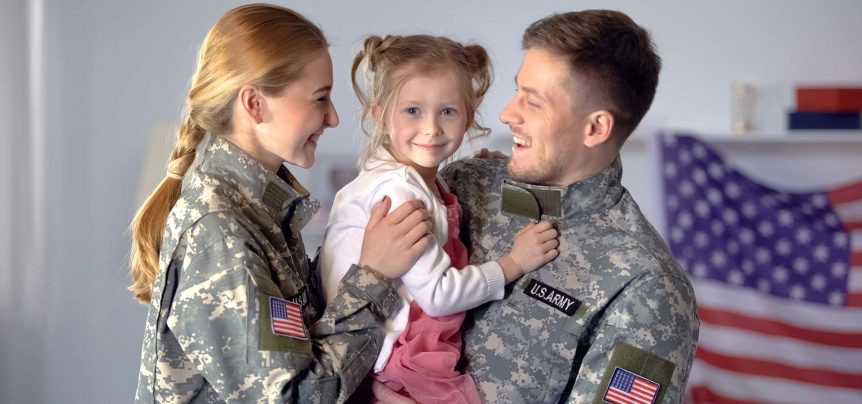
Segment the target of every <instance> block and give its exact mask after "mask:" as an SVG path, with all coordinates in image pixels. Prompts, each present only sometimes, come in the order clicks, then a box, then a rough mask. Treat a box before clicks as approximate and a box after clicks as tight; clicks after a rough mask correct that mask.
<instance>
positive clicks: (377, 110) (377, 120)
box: [371, 104, 383, 126]
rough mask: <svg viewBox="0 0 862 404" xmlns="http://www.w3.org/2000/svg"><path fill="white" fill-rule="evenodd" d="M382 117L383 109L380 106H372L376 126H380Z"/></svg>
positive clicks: (372, 116)
mask: <svg viewBox="0 0 862 404" xmlns="http://www.w3.org/2000/svg"><path fill="white" fill-rule="evenodd" d="M381 115H383V108H380V106H379V105H377V104H374V105H372V106H371V119H372V120H373V121H374V125H375V126H380V123H381V122H380V121H381V119H380V118H381Z"/></svg>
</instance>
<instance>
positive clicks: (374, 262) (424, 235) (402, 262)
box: [358, 196, 432, 279]
mask: <svg viewBox="0 0 862 404" xmlns="http://www.w3.org/2000/svg"><path fill="white" fill-rule="evenodd" d="M390 206H392V200H391V199H389V197H388V196H387V197H385V198H383V201H382V202H380V204H378V205H377V206H375V207H374V209H372V211H371V217H370V218H369V219H368V226H366V227H365V236H364V237H363V238H362V251H361V252H360V255H359V263H358V264H359V265H360V266H363V265H364V266H368V267H370V268H371V269H373V270H374V271H375V272H377V273H379V274H380V275H383V276H385V277H387V278H389V279H396V278H400V277H401V275H404V274H405V273H406V272H407V271H408V270H409V269H410V268H412V267H413V264H415V263H416V260H417V259H419V256H420V255H422V253H423V252H424V251H425V249H426V248H428V246H430V245H431V228H432V225H431V216H430V215H429V214H428V211H426V210H425V208H424V206H423V205H422V202H421V201H419V200H412V201H407V202H404V203H403V204H401V206H399V207H398V209H395V210H394V211H392V212H391V213H389V214H388V215H387V214H386V212H389V208H390Z"/></svg>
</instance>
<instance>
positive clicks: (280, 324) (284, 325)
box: [275, 322, 303, 331]
mask: <svg viewBox="0 0 862 404" xmlns="http://www.w3.org/2000/svg"><path fill="white" fill-rule="evenodd" d="M275 326H276V327H278V328H290V329H294V330H300V331H302V330H303V328H302V327H301V326H298V325H296V324H294V323H285V322H277V323H275Z"/></svg>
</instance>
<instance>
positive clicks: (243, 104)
mask: <svg viewBox="0 0 862 404" xmlns="http://www.w3.org/2000/svg"><path fill="white" fill-rule="evenodd" d="M239 102H240V110H241V111H242V112H243V114H245V115H246V116H248V117H249V118H250V119H251V120H252V121H253V122H254V123H255V124H259V123H261V122H263V108H264V107H265V106H264V103H265V102H266V100H264V98H263V94H261V92H260V90H259V89H258V88H257V87H255V86H251V85H245V86H242V88H240V89H239Z"/></svg>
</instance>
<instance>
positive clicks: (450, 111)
mask: <svg viewBox="0 0 862 404" xmlns="http://www.w3.org/2000/svg"><path fill="white" fill-rule="evenodd" d="M456 112H457V111H456V110H455V108H449V107H447V108H443V109H442V110H440V114H441V115H443V116H452V115H455V113H456Z"/></svg>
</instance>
